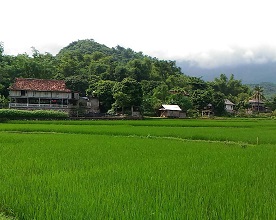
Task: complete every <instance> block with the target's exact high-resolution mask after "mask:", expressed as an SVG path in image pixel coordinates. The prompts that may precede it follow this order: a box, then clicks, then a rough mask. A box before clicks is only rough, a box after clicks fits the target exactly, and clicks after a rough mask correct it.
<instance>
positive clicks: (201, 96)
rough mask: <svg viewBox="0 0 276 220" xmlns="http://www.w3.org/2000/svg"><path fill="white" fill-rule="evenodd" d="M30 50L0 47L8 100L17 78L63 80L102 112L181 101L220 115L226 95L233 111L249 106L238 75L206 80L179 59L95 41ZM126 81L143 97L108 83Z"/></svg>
mask: <svg viewBox="0 0 276 220" xmlns="http://www.w3.org/2000/svg"><path fill="white" fill-rule="evenodd" d="M32 49H33V54H32V56H28V55H27V54H19V55H17V56H8V55H4V54H3V51H4V46H3V43H0V94H1V95H3V96H4V97H5V98H7V97H8V87H9V86H10V84H11V83H13V82H14V81H15V78H17V77H24V78H42V79H43V78H44V79H63V80H65V81H66V84H67V86H68V87H69V88H70V89H72V90H74V91H78V92H80V93H81V95H82V96H84V95H86V94H88V95H92V94H93V93H95V94H98V96H99V97H100V99H101V110H102V111H104V112H106V111H108V110H109V109H111V106H112V105H113V106H117V107H118V106H120V107H123V108H124V107H129V106H130V105H135V106H139V105H141V104H142V102H143V104H142V105H143V106H142V107H143V109H144V110H145V111H146V112H148V113H150V114H152V115H153V114H155V111H156V109H158V107H157V106H158V105H160V103H162V104H169V103H181V104H179V105H181V106H183V108H184V109H187V110H188V109H189V110H191V111H194V112H199V111H201V110H202V109H203V108H204V107H206V105H207V104H209V103H211V104H212V105H213V106H214V107H215V111H216V114H219V115H221V114H223V111H224V109H223V106H222V97H224V98H227V99H229V100H230V101H232V102H233V103H234V104H235V109H236V110H240V109H246V108H248V107H249V106H248V99H249V98H250V95H251V96H252V94H250V90H249V88H248V87H247V86H245V85H243V84H242V83H241V81H240V80H236V79H235V78H234V75H231V76H230V77H229V78H227V77H226V75H225V74H221V75H220V77H219V78H215V80H214V81H213V82H205V81H204V80H202V79H201V78H197V77H190V76H186V75H184V74H183V73H182V71H181V69H180V68H179V67H177V66H176V63H175V61H170V60H159V59H157V58H152V57H149V56H146V55H143V53H142V52H135V51H133V50H132V49H130V48H124V47H121V46H116V47H114V48H109V47H107V46H105V45H103V44H99V43H97V42H95V41H94V40H92V39H86V40H78V41H74V42H72V43H70V44H69V45H68V46H66V47H64V48H63V49H62V50H61V51H60V52H59V53H58V54H57V55H56V56H53V55H51V54H49V53H45V54H41V53H40V52H39V51H38V50H36V49H35V48H32ZM128 78H132V79H134V80H136V82H137V83H139V84H140V85H141V88H142V95H141V93H140V89H139V91H137V92H138V93H137V97H136V98H137V99H136V101H134V98H133V97H132V98H131V96H132V95H130V94H129V93H128V92H127V91H126V90H124V91H123V90H122V89H121V91H115V90H114V91H115V93H113V86H111V85H110V83H109V82H114V84H116V85H117V86H116V87H117V88H118V85H120V83H121V82H123V81H124V80H125V79H128ZM105 81H106V82H107V83H106V85H105V83H103V82H105ZM175 88H180V89H182V90H183V91H185V93H186V95H188V94H189V95H190V96H189V99H187V98H184V99H185V100H184V99H183V100H182V101H181V99H182V98H181V97H172V96H171V93H170V91H171V90H174V89H175ZM270 88H271V85H270ZM101 89H103V91H100V90H101ZM108 89H109V90H110V91H107V90H108ZM119 90H120V89H119ZM132 92H133V91H132ZM111 93H112V96H111ZM130 93H131V92H130ZM272 99H273V96H270V97H269V99H268V101H269V102H268V103H267V106H269V107H271V109H272V110H273V109H274V107H273V103H271V102H273V100H272ZM190 105H192V106H190ZM159 107H160V106H159Z"/></svg>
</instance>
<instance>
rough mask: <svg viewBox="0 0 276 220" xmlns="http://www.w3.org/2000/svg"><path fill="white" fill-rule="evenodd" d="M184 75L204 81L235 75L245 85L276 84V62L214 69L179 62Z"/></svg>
mask: <svg viewBox="0 0 276 220" xmlns="http://www.w3.org/2000/svg"><path fill="white" fill-rule="evenodd" d="M176 64H177V66H179V67H180V68H181V70H182V72H183V73H185V74H186V75H189V76H195V77H202V79H203V80H206V81H212V80H213V79H214V78H215V77H219V76H220V74H222V73H223V74H225V75H226V76H230V75H231V74H234V76H235V79H239V80H242V83H244V84H258V83H261V82H271V83H276V62H275V61H269V62H266V63H243V64H236V65H221V66H214V67H203V66H200V65H198V64H197V63H196V62H194V61H188V60H177V61H176Z"/></svg>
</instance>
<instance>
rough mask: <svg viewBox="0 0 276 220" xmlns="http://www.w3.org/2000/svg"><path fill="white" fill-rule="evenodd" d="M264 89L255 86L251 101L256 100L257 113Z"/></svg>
mask: <svg viewBox="0 0 276 220" xmlns="http://www.w3.org/2000/svg"><path fill="white" fill-rule="evenodd" d="M263 92H264V89H263V88H262V87H261V86H255V88H254V92H253V96H252V99H254V100H257V111H258V113H259V112H260V102H261V101H262V100H263V99H265V97H264V95H263Z"/></svg>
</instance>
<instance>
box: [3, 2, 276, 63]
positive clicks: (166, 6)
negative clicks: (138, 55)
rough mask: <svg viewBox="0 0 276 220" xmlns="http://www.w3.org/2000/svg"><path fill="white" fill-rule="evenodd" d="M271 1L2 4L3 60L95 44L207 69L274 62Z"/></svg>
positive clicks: (275, 37)
mask: <svg viewBox="0 0 276 220" xmlns="http://www.w3.org/2000/svg"><path fill="white" fill-rule="evenodd" d="M275 5H276V2H275V1H273V0H208V1H207V0H139V1H138V0H24V1H23V0H1V4H0V8H1V13H0V17H1V25H0V42H3V43H4V49H5V54H12V55H17V54H18V53H25V52H26V53H30V52H31V47H35V48H36V49H38V50H39V51H40V52H42V53H44V52H50V53H52V54H56V53H57V52H58V51H59V50H60V49H61V48H63V47H65V46H67V45H68V44H69V43H71V42H73V41H76V40H81V39H94V40H95V41H96V42H98V43H101V44H105V45H107V46H109V47H115V46H117V45H120V46H123V47H126V48H128V47H129V48H131V49H133V50H134V51H137V52H138V51H142V52H143V53H144V54H147V55H150V56H154V57H157V58H160V59H172V60H175V59H188V60H193V61H196V62H197V63H199V64H200V65H201V66H205V67H206V66H207V67H208V66H209V67H212V66H217V65H222V64H227V65H233V64H236V63H243V62H247V63H248V62H259V63H264V62H267V61H271V60H273V61H274V60H276V28H275V21H276V13H275V10H276V9H275V8H276V7H275Z"/></svg>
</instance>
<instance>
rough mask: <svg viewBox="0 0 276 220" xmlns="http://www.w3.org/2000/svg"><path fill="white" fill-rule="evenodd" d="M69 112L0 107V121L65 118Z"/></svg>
mask: <svg viewBox="0 0 276 220" xmlns="http://www.w3.org/2000/svg"><path fill="white" fill-rule="evenodd" d="M67 117H68V113H65V112H61V111H53V110H34V111H29V110H16V109H0V121H3V120H4V121H5V120H7V119H8V120H13V119H65V118H67Z"/></svg>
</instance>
